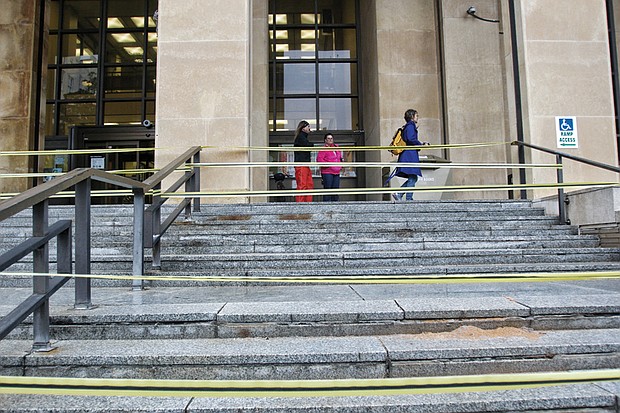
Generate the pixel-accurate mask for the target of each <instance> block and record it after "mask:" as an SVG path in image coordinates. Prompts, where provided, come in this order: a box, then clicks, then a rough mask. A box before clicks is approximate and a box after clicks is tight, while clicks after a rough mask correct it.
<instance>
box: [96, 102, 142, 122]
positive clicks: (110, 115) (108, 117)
mask: <svg viewBox="0 0 620 413" xmlns="http://www.w3.org/2000/svg"><path fill="white" fill-rule="evenodd" d="M103 123H104V125H128V124H135V125H138V124H140V123H142V103H141V102H140V101H135V102H106V103H105V105H104V114H103Z"/></svg>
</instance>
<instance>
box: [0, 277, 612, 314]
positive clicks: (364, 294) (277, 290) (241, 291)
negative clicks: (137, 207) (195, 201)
mask: <svg viewBox="0 0 620 413" xmlns="http://www.w3.org/2000/svg"><path fill="white" fill-rule="evenodd" d="M30 293H31V291H30V290H29V289H27V288H0V314H1V313H5V312H6V310H8V309H9V307H14V306H15V305H17V304H18V303H20V302H21V301H22V300H23V299H24V298H25V297H27V296H28V295H29V294H30ZM73 294H74V293H73V288H71V287H69V286H65V287H63V288H62V289H61V290H60V291H58V292H57V293H56V294H55V295H54V296H53V297H52V299H51V305H52V309H54V308H57V309H60V308H63V307H71V306H72V305H73ZM599 294H612V295H617V296H618V298H619V299H620V279H613V280H596V281H567V282H527V283H526V282H523V283H468V284H415V285H412V284H409V285H407V284H405V285H394V284H387V285H370V284H369V285H287V286H282V285H280V286H270V285H259V286H256V285H254V286H230V287H228V286H217V287H154V288H150V289H146V290H143V291H132V290H131V289H129V288H108V287H93V290H92V302H93V304H94V305H97V306H104V307H107V306H117V305H118V306H136V307H138V306H140V307H143V308H144V310H145V311H148V310H147V308H148V307H151V306H157V305H161V304H191V303H233V302H236V303H244V302H264V303H267V302H271V303H277V302H330V301H337V302H345V301H349V302H350V301H358V300H359V301H367V300H392V299H405V298H406V299H419V300H421V301H423V300H424V299H427V298H428V299H430V298H454V299H455V300H458V299H459V298H471V297H481V298H483V297H511V298H518V297H524V296H526V297H534V296H552V297H558V298H559V297H568V296H583V295H599ZM481 301H482V302H483V301H484V300H481Z"/></svg>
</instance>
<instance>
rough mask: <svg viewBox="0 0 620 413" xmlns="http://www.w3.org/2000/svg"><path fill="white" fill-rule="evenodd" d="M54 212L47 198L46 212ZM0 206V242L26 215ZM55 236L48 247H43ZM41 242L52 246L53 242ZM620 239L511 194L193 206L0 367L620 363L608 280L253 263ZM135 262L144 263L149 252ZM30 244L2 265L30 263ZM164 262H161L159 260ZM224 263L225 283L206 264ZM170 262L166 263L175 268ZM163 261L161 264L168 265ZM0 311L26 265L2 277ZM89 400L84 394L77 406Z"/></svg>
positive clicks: (382, 262) (102, 237) (434, 254)
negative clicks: (424, 278)
mask: <svg viewBox="0 0 620 413" xmlns="http://www.w3.org/2000/svg"><path fill="white" fill-rule="evenodd" d="M66 214H67V212H66V210H65V209H64V208H52V212H51V213H50V215H51V218H50V221H51V222H53V221H54V219H55V218H56V217H61V216H65V215H66ZM92 215H93V225H92V233H93V253H92V258H93V271H92V272H93V273H94V274H108V275H111V276H113V275H121V274H129V273H130V271H131V239H132V224H131V210H130V209H129V208H118V209H113V208H109V207H98V206H96V207H93V213H92ZM29 222H30V218H29V217H28V216H27V215H26V214H24V215H22V216H20V217H16V218H13V219H12V220H9V221H8V222H7V221H5V222H2V223H0V231H1V233H2V238H1V241H0V252H2V251H4V250H6V249H8V246H9V244H10V243H11V241H12V242H14V241H15V240H17V239H19V237H23V234H24V232H28V229H27V228H29V226H28V225H29ZM50 251H51V252H53V251H54V249H53V248H51V249H50ZM51 255H52V256H53V253H52V254H51ZM619 258H620V250H619V249H617V248H601V247H600V246H599V240H598V238H597V237H595V236H592V235H585V236H584V235H578V234H577V229H576V228H574V227H570V226H564V225H559V224H558V223H557V218H556V217H548V216H545V215H544V212H543V210H542V209H537V208H533V207H532V206H531V204H530V203H529V202H526V201H470V202H465V201H462V202H447V201H417V202H413V203H398V204H392V203H386V202H379V203H372V202H368V203H363V202H360V203H333V204H329V203H313V204H289V203H278V204H251V205H234V206H231V205H210V206H206V205H205V206H203V207H202V212H200V213H194V214H193V216H192V220H191V221H183V220H179V221H178V222H177V223H175V224H174V225H173V227H171V229H170V232H169V233H167V234H166V236H165V237H164V239H163V249H162V268H161V269H160V270H152V269H149V274H153V275H158V276H159V277H161V278H158V279H157V280H155V281H152V282H151V283H150V286H149V288H148V289H146V290H144V291H131V289H130V288H129V286H130V285H131V281H130V280H114V279H110V280H97V279H95V280H93V286H94V288H93V303H94V304H95V305H96V308H94V309H92V310H86V311H85V310H75V309H73V308H72V291H71V289H70V288H67V287H65V288H63V290H61V291H60V292H59V293H57V295H55V296H54V297H53V298H52V300H51V314H52V318H53V325H52V328H51V333H52V336H53V337H54V340H55V341H54V343H53V344H54V346H55V349H54V350H53V351H51V352H49V353H32V352H31V346H32V338H31V328H30V325H29V323H24V324H23V325H21V326H20V327H19V328H17V329H16V330H15V331H14V332H13V333H12V334H11V336H10V337H8V338H7V339H5V340H3V341H0V366H2V367H1V372H2V373H0V375H10V376H53V377H81V378H85V377H94V378H106V377H107V378H135V379H150V378H156V379H174V380H181V379H190V380H203V379H223V380H226V379H242V380H259V379H267V380H274V379H285V380H305V379H343V380H344V379H354V378H355V379H371V378H399V377H424V376H452V375H468V374H493V373H528V372H544V371H558V372H559V371H569V370H597V369H609V368H619V367H620V353H619V350H620V282H618V280H617V279H616V280H599V281H557V282H544V283H517V282H508V283H478V282H477V283H464V284H441V283H436V284H393V283H392V284H356V283H353V282H351V283H345V284H336V285H326V284H322V283H320V282H318V281H316V280H315V281H313V282H312V283H307V284H290V283H283V282H274V283H268V284H267V283H261V282H256V281H254V282H253V281H252V279H255V278H256V277H271V276H277V277H298V278H300V279H303V278H304V277H308V276H336V277H338V278H339V279H345V280H346V279H347V277H358V276H368V278H369V279H372V277H373V276H374V277H376V276H386V275H389V276H392V275H394V276H397V275H407V276H416V275H438V276H442V275H452V274H487V275H488V274H495V273H522V272H573V271H618V269H619V268H620V260H619ZM147 267H148V265H147ZM30 268H31V264H30V263H29V262H28V260H24V262H23V263H18V264H16V265H14V266H13V267H12V268H10V269H9V270H8V271H22V270H23V271H30ZM172 276H174V279H172V278H171V277H172ZM216 276H235V277H243V278H247V281H236V282H234V283H228V282H222V281H219V280H209V278H212V277H216ZM180 277H182V279H179V278H180ZM168 278H170V279H168ZM0 283H1V284H0V287H1V288H0V298H1V300H0V303H2V304H0V314H5V313H8V311H10V310H11V309H12V308H14V306H15V305H16V304H17V303H19V302H20V301H21V300H22V299H23V298H24V297H25V296H27V295H28V294H29V288H30V280H28V279H21V278H16V277H1V278H0ZM619 395H620V388H619V385H618V384H617V383H598V384H581V385H571V386H560V387H548V388H538V389H522V390H503V391H494V392H491V391H489V392H473V393H458V394H424V395H402V396H373V395H368V396H357V397H310V398H280V399H273V398H267V399H262V398H191V397H158V398H149V397H120V396H106V397H103V396H102V397H88V398H86V396H42V395H40V396H20V395H2V394H0V412H5V411H7V412H8V411H47V410H45V408H44V407H49V406H55V409H56V410H55V411H97V412H99V411H154V412H164V411H166V412H168V411H188V412H323V411H325V412H327V411H337V412H419V411H433V412H435V411H437V412H494V411H510V412H526V411H527V412H540V411H546V412H584V413H585V412H587V413H592V412H616V413H618V412H619V411H620V408H619V403H618V396H619ZM85 406H87V407H88V408H85Z"/></svg>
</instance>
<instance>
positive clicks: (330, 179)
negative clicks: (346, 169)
mask: <svg viewBox="0 0 620 413" xmlns="http://www.w3.org/2000/svg"><path fill="white" fill-rule="evenodd" d="M321 177H322V178H323V188H325V189H338V188H340V175H333V174H322V175H321ZM323 201H325V202H336V201H338V195H323Z"/></svg>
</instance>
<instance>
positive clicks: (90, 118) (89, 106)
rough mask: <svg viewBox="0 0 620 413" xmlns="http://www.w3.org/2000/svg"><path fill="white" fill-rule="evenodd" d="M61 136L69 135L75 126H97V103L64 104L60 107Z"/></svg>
mask: <svg viewBox="0 0 620 413" xmlns="http://www.w3.org/2000/svg"><path fill="white" fill-rule="evenodd" d="M58 112H59V114H60V117H59V125H58V129H59V130H58V134H59V135H69V129H70V128H71V126H75V125H96V124H97V104H96V103H94V102H93V103H62V104H60V105H58Z"/></svg>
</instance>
